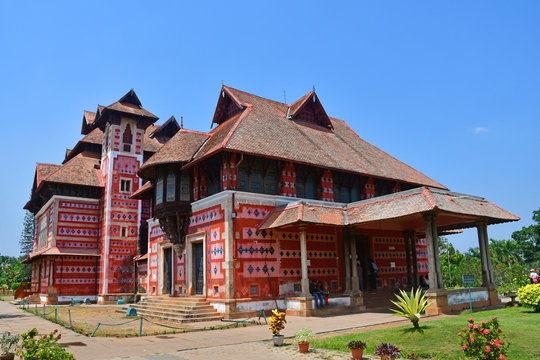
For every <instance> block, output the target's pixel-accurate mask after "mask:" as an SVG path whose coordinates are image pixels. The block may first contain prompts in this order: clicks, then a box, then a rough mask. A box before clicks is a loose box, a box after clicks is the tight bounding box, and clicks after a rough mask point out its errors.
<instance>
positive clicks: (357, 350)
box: [347, 340, 366, 360]
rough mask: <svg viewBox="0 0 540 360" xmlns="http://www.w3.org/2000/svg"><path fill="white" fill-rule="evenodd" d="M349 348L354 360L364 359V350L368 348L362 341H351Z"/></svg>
mask: <svg viewBox="0 0 540 360" xmlns="http://www.w3.org/2000/svg"><path fill="white" fill-rule="evenodd" d="M347 347H348V348H349V349H351V353H352V357H353V359H355V360H356V359H362V356H364V349H365V348H366V343H365V342H363V341H360V340H352V341H349V343H348V344H347Z"/></svg>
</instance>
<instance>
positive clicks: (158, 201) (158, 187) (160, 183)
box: [156, 178, 163, 205]
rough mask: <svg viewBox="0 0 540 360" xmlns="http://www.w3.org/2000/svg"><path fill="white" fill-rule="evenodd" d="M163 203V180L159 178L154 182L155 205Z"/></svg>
mask: <svg viewBox="0 0 540 360" xmlns="http://www.w3.org/2000/svg"><path fill="white" fill-rule="evenodd" d="M162 202H163V178H159V179H158V181H157V182H156V205H158V204H161V203H162Z"/></svg>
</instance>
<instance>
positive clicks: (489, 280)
mask: <svg viewBox="0 0 540 360" xmlns="http://www.w3.org/2000/svg"><path fill="white" fill-rule="evenodd" d="M476 230H477V232H478V245H479V247H480V259H481V263H482V286H483V287H489V286H490V285H493V272H492V270H491V257H490V255H489V242H488V235H487V225H486V223H485V222H484V221H479V222H478V223H477V224H476Z"/></svg>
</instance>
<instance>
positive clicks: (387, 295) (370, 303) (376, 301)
mask: <svg viewBox="0 0 540 360" xmlns="http://www.w3.org/2000/svg"><path fill="white" fill-rule="evenodd" d="M396 292H397V290H396V291H394V290H386V289H385V290H377V292H376V293H374V292H372V291H365V292H364V305H365V306H366V311H369V310H375V309H383V308H384V309H388V308H395V307H396V306H395V305H394V304H392V303H391V302H390V300H394V301H396V296H395V293H396Z"/></svg>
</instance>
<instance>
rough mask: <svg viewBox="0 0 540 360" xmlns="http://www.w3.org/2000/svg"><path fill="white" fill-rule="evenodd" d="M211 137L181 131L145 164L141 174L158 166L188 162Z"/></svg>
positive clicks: (184, 130)
mask: <svg viewBox="0 0 540 360" xmlns="http://www.w3.org/2000/svg"><path fill="white" fill-rule="evenodd" d="M209 137H210V135H208V134H205V133H201V132H197V131H192V130H186V129H182V130H179V131H178V132H177V133H176V134H175V135H174V136H173V137H172V138H171V139H170V140H169V141H167V142H166V143H165V144H164V145H163V146H162V147H161V148H160V149H159V150H158V151H157V152H156V153H155V154H154V155H152V157H150V159H148V160H147V161H146V162H145V163H144V164H143V166H142V167H141V168H140V170H139V171H140V174H144V173H145V172H147V171H148V170H149V169H150V168H151V167H153V166H155V165H158V164H167V163H175V162H188V161H189V160H191V159H192V157H193V155H194V154H195V153H196V152H197V150H198V149H199V148H200V147H201V145H202V144H203V143H204V142H205V141H206V140H207V139H208V138H209Z"/></svg>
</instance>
